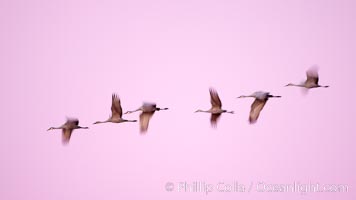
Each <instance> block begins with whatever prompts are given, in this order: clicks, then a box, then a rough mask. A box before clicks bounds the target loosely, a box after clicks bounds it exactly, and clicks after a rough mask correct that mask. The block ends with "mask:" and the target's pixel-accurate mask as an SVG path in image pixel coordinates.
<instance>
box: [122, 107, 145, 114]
mask: <svg viewBox="0 0 356 200" xmlns="http://www.w3.org/2000/svg"><path fill="white" fill-rule="evenodd" d="M140 110H141V108H138V109H136V110H132V111H127V112H125V113H124V114H130V113H134V112H137V111H140Z"/></svg>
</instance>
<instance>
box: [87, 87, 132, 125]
mask: <svg viewBox="0 0 356 200" xmlns="http://www.w3.org/2000/svg"><path fill="white" fill-rule="evenodd" d="M136 121H137V120H127V119H123V118H122V108H121V102H120V98H119V97H118V96H117V95H116V94H113V95H112V104H111V116H110V117H109V119H107V120H106V121H97V122H95V123H94V124H100V123H107V122H111V123H122V122H136Z"/></svg>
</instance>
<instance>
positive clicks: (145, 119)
mask: <svg viewBox="0 0 356 200" xmlns="http://www.w3.org/2000/svg"><path fill="white" fill-rule="evenodd" d="M153 114H154V112H142V113H141V114H140V132H141V133H146V132H147V129H148V124H149V122H150V119H151V117H152V116H153Z"/></svg>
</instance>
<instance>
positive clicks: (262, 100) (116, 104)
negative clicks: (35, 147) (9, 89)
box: [48, 67, 329, 144]
mask: <svg viewBox="0 0 356 200" xmlns="http://www.w3.org/2000/svg"><path fill="white" fill-rule="evenodd" d="M306 75H307V80H305V81H304V82H302V83H300V84H293V83H289V84H288V85H286V86H296V87H302V88H306V89H311V88H320V87H323V88H327V87H329V86H322V85H319V75H318V71H317V69H316V68H315V67H312V68H310V69H309V70H307V72H306ZM209 91H210V103H211V108H210V109H209V110H200V109H199V110H197V111H195V112H205V113H210V114H211V118H210V123H211V125H212V126H213V127H216V125H217V121H218V119H219V117H220V115H221V114H222V113H230V114H233V113H234V112H233V111H227V110H224V109H222V103H221V100H220V98H219V95H218V93H217V92H216V90H214V89H213V88H210V90H209ZM280 97H281V96H274V95H271V94H270V93H269V92H262V91H258V92H255V93H253V94H251V95H242V96H239V97H237V98H254V99H255V100H254V102H253V103H252V105H251V110H250V115H249V122H250V123H251V124H253V123H255V122H257V119H258V117H259V115H260V112H261V110H262V109H263V107H264V106H265V104H266V103H267V101H268V99H269V98H280ZM160 110H168V108H159V107H157V105H156V104H155V103H143V105H142V106H141V107H139V108H138V109H136V110H133V111H127V112H126V113H124V114H130V113H134V112H137V111H141V114H140V119H139V121H140V132H141V133H145V132H147V130H148V124H149V121H150V119H151V117H152V116H153V114H154V113H155V112H156V111H160ZM122 115H123V112H122V107H121V102H120V98H119V97H118V96H117V95H116V94H113V95H112V104H111V116H110V117H109V119H107V120H105V121H97V122H95V123H94V124H100V123H108V122H111V123H123V122H137V120H127V119H123V118H122ZM53 129H62V142H63V144H67V143H69V140H70V138H71V135H72V132H73V130H74V129H88V127H81V126H79V120H78V119H71V118H68V119H67V122H66V123H65V124H63V125H62V126H59V127H51V128H49V129H48V130H53Z"/></svg>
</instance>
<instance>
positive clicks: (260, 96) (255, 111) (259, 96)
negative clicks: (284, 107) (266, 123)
mask: <svg viewBox="0 0 356 200" xmlns="http://www.w3.org/2000/svg"><path fill="white" fill-rule="evenodd" d="M248 97H252V98H255V101H254V102H253V103H252V105H251V110H250V116H249V122H250V124H253V123H256V122H257V119H258V117H259V116H260V112H261V110H262V109H263V107H264V106H265V104H266V103H267V101H268V99H269V98H280V97H281V96H273V95H270V94H269V92H262V91H259V92H255V93H253V94H251V95H247V96H245V95H242V96H239V97H237V98H248Z"/></svg>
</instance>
